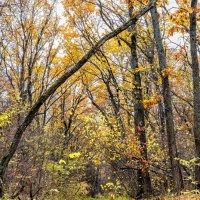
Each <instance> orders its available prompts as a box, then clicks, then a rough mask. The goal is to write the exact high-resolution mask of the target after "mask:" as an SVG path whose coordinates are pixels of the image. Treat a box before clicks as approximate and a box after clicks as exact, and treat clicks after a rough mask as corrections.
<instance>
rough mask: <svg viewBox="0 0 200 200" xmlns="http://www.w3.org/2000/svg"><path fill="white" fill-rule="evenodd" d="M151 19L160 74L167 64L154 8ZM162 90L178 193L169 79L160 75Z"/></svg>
mask: <svg viewBox="0 0 200 200" xmlns="http://www.w3.org/2000/svg"><path fill="white" fill-rule="evenodd" d="M151 17H152V23H153V30H154V37H155V41H156V47H157V52H158V59H159V65H160V69H161V72H162V70H164V69H166V67H167V63H166V56H165V51H164V47H163V43H162V38H161V32H160V26H159V20H158V12H157V8H156V7H154V8H153V9H151ZM162 90H163V91H162V92H163V99H164V107H165V108H164V109H165V121H166V131H167V139H168V148H169V157H170V162H171V168H172V176H173V182H174V191H175V192H180V191H181V189H182V188H183V179H182V173H181V168H180V164H179V161H178V160H176V158H177V157H178V152H177V146H176V134H175V129H174V119H173V109H172V99H171V91H170V85H169V78H168V76H165V75H162Z"/></svg>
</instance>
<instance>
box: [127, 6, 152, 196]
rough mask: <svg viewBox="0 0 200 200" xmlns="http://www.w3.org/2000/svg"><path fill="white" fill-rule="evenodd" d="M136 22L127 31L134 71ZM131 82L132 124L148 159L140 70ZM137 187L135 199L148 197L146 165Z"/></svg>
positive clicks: (149, 191) (141, 171) (143, 154)
mask: <svg viewBox="0 0 200 200" xmlns="http://www.w3.org/2000/svg"><path fill="white" fill-rule="evenodd" d="M132 13H133V9H132V8H129V16H130V17H132ZM135 25H136V24H133V25H132V26H131V27H130V29H129V31H130V32H131V44H130V48H131V63H130V65H131V69H132V70H133V72H134V71H136V69H137V68H138V67H139V66H138V56H137V33H136V28H135ZM133 84H134V86H135V88H134V89H133V103H134V125H135V132H136V135H138V139H139V142H140V148H141V156H142V160H146V161H147V160H148V158H147V145H146V142H147V141H146V132H145V111H144V105H143V95H142V83H141V75H140V72H139V71H138V72H134V77H133ZM137 182H138V189H137V195H136V199H141V198H143V197H148V196H149V195H151V193H152V187H151V179H150V175H149V172H148V167H146V168H145V169H141V168H139V169H138V174H137Z"/></svg>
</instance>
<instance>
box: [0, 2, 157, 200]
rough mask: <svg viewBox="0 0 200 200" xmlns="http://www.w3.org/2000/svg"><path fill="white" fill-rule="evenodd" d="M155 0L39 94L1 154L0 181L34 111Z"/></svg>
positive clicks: (147, 9) (32, 117)
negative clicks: (6, 148) (4, 151)
mask: <svg viewBox="0 0 200 200" xmlns="http://www.w3.org/2000/svg"><path fill="white" fill-rule="evenodd" d="M154 4H155V2H151V3H150V4H149V5H148V6H147V7H145V8H144V9H142V10H141V11H140V12H139V13H138V14H137V15H135V16H134V17H132V18H131V19H130V20H129V21H127V22H126V23H124V24H123V25H122V26H120V27H119V28H117V29H115V30H114V31H112V32H111V33H109V34H107V35H105V36H104V37H102V38H101V39H100V40H99V41H98V42H97V43H96V45H94V46H93V47H92V48H91V49H90V50H89V51H88V52H87V53H86V54H85V55H84V56H83V57H82V58H81V59H80V60H79V61H78V62H77V63H76V64H75V65H74V66H71V67H69V66H66V69H68V70H67V71H66V72H65V73H64V74H63V75H62V76H61V77H60V78H59V79H58V80H57V81H55V82H54V83H53V84H52V85H51V86H50V87H49V89H48V90H46V92H44V94H43V95H41V96H40V97H39V98H38V100H37V101H36V102H35V103H34V105H33V106H32V108H31V109H30V111H29V112H28V113H27V115H26V116H25V118H24V120H23V122H22V123H21V124H20V125H19V126H18V128H17V130H16V132H15V135H14V138H13V140H12V143H11V145H10V147H9V148H8V151H7V152H6V153H5V154H4V155H3V157H2V158H1V162H0V181H2V182H3V177H4V174H5V171H6V169H7V167H8V164H9V162H10V160H11V159H12V157H13V156H14V154H15V152H16V150H17V148H18V145H19V143H20V141H21V138H22V135H23V133H24V132H25V130H26V128H27V127H28V126H29V125H30V124H31V122H32V121H33V120H34V118H35V115H36V113H37V112H38V110H39V109H40V107H41V106H42V105H43V104H44V103H45V102H46V100H47V99H48V98H49V97H50V96H51V95H52V94H54V92H55V91H56V90H57V89H58V88H59V87H60V86H61V85H62V84H63V83H65V81H66V80H68V79H69V78H70V77H71V76H72V75H73V74H74V73H76V72H77V71H78V70H79V69H80V68H81V67H82V66H83V65H84V64H85V63H87V61H88V60H89V59H90V58H91V57H92V56H93V55H94V54H95V53H96V52H97V51H98V50H99V49H100V47H101V46H103V44H104V43H105V42H107V41H108V40H110V39H111V38H113V37H115V36H117V35H118V34H119V33H121V32H122V31H124V30H126V29H127V28H128V27H130V26H131V25H132V24H133V23H136V22H137V20H138V19H139V18H140V17H141V16H143V15H144V14H145V13H146V12H148V11H149V10H150V9H151V8H152V7H153V6H154ZM2 186H3V184H0V198H1V197H2V196H3V187H2Z"/></svg>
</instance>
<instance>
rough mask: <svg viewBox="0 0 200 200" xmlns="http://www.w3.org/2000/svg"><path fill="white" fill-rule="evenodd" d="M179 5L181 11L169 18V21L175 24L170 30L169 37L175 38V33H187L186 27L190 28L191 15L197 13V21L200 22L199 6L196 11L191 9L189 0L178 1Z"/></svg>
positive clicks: (178, 10)
mask: <svg viewBox="0 0 200 200" xmlns="http://www.w3.org/2000/svg"><path fill="white" fill-rule="evenodd" d="M177 4H178V6H179V9H177V10H176V11H175V12H174V13H172V14H171V15H170V16H169V21H170V22H172V24H173V26H172V27H170V29H169V30H168V34H169V36H173V34H174V33H175V32H181V33H184V32H186V27H188V26H189V14H191V13H197V21H198V20H200V14H199V11H200V9H199V6H198V9H196V10H195V9H193V8H191V7H190V1H188V0H178V1H177Z"/></svg>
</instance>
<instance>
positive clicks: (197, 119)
mask: <svg viewBox="0 0 200 200" xmlns="http://www.w3.org/2000/svg"><path fill="white" fill-rule="evenodd" d="M191 7H192V8H193V9H194V11H193V13H191V14H190V51H191V58H192V78H193V104H194V126H193V131H194V140H195V150H196V155H197V158H198V161H197V164H198V165H199V164H200V162H199V159H200V76H199V62H198V54H197V39H196V36H197V33H196V27H197V19H196V9H197V0H192V1H191ZM198 165H196V167H195V180H196V182H197V188H198V189H200V166H198Z"/></svg>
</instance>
